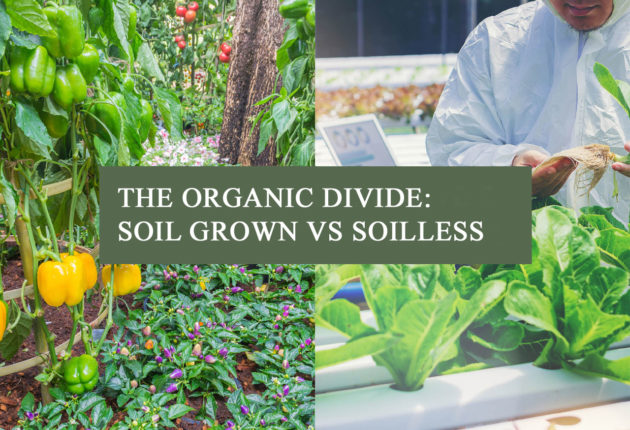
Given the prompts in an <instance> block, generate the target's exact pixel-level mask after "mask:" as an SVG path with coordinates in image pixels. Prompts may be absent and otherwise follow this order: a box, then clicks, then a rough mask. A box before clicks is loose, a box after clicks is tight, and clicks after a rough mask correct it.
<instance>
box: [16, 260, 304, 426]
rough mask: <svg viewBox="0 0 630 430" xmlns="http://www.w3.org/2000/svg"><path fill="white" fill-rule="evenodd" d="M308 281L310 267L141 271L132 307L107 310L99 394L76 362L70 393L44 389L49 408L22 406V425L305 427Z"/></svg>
mask: <svg viewBox="0 0 630 430" xmlns="http://www.w3.org/2000/svg"><path fill="white" fill-rule="evenodd" d="M313 274H314V272H313V267H312V266H307V265H204V266H187V265H171V266H162V265H148V266H147V267H146V269H145V270H144V271H143V273H142V278H143V279H144V282H143V285H142V286H141V287H140V289H139V290H138V292H137V293H136V294H135V295H134V296H133V298H134V301H133V303H131V302H128V303H129V304H130V309H129V310H128V311H127V310H124V309H125V308H120V307H119V308H118V309H116V310H115V311H114V313H113V319H114V323H115V329H114V330H113V336H112V337H111V339H108V340H106V341H105V342H104V344H103V349H102V358H101V360H100V361H101V364H102V366H104V370H103V372H102V374H101V375H100V379H99V383H98V384H97V385H96V387H95V388H94V389H93V390H92V391H89V389H90V384H91V383H92V381H93V379H92V378H93V377H94V372H93V370H94V368H93V367H92V366H91V364H92V365H93V364H94V363H93V362H91V360H89V359H85V357H84V356H81V357H75V358H73V359H72V360H70V361H68V362H67V364H66V367H65V369H64V370H65V372H64V378H65V384H66V386H67V387H71V388H70V392H64V391H63V390H60V389H56V388H55V389H52V390H51V394H52V395H53V397H54V399H55V401H54V402H53V403H52V405H56V406H54V407H51V406H50V405H39V404H36V403H35V402H34V401H33V399H32V398H25V399H24V401H23V402H22V406H21V411H20V415H21V418H20V422H19V424H20V426H21V428H24V429H31V428H46V427H45V426H46V425H50V424H51V423H55V422H58V420H59V419H61V418H62V417H65V418H67V419H68V421H70V420H74V421H75V422H79V423H82V424H83V425H84V426H85V427H86V428H87V426H88V425H90V424H88V423H89V421H88V420H89V418H90V417H91V419H92V421H91V422H92V424H91V425H92V426H96V425H98V426H99V427H98V428H107V427H108V426H111V428H113V429H131V428H142V427H144V428H174V427H181V425H182V424H183V423H186V424H188V425H190V426H193V427H198V428H202V427H205V428H209V429H213V430H219V429H220V430H228V429H236V428H240V429H252V430H253V429H261V428H274V429H304V430H306V429H311V430H312V429H313V415H314V391H313V389H314V386H313V370H314V356H315V353H314V348H315V344H314V342H313V334H314V320H313V310H314V309H313V299H314V288H313ZM83 360H87V362H84V361H83ZM90 363H91V364H90ZM75 366H76V367H75ZM77 373H78V376H77ZM81 389H84V390H85V392H84V393H82V394H78V395H73V393H76V392H80V391H81ZM58 405H63V406H64V407H62V408H60V407H59V406H58ZM64 411H65V412H64ZM117 411H124V414H122V415H121V414H115V412H117ZM64 413H65V414H66V415H64ZM114 417H116V418H114Z"/></svg>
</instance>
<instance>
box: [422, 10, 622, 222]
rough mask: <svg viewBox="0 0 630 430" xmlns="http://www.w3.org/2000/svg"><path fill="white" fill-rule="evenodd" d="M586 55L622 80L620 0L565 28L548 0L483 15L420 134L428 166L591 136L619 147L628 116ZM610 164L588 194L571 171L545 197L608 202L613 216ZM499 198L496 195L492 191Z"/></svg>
mask: <svg viewBox="0 0 630 430" xmlns="http://www.w3.org/2000/svg"><path fill="white" fill-rule="evenodd" d="M595 62H599V63H602V64H603V65H604V66H606V67H607V68H608V69H609V70H610V71H611V73H612V74H613V76H614V77H615V78H616V79H620V80H624V81H627V82H630V0H614V10H613V13H612V15H611V16H610V18H609V19H608V21H606V23H605V24H604V25H603V26H602V27H601V28H599V29H597V30H593V31H588V32H581V31H577V30H575V29H573V28H572V27H570V26H569V24H568V23H567V22H566V21H564V20H563V19H562V18H561V17H560V16H559V15H558V14H557V12H556V11H555V9H554V7H553V6H552V5H551V4H550V3H549V0H537V1H534V2H530V3H526V4H524V5H522V6H519V7H515V8H512V9H509V10H506V11H505V12H503V13H501V14H499V15H497V16H495V17H490V18H487V19H486V20H484V21H483V22H482V23H481V24H479V26H477V28H475V30H474V31H473V32H472V33H471V34H470V35H469V36H468V39H467V40H466V43H465V44H464V46H463V47H462V49H461V51H460V53H459V55H458V57H457V65H456V66H455V69H454V70H453V72H452V74H451V75H450V77H449V79H448V81H447V84H446V87H445V89H444V92H443V93H442V96H441V98H440V101H439V104H438V107H437V110H436V112H435V115H434V117H433V120H432V122H431V127H430V129H429V133H428V135H427V152H428V154H429V158H430V160H431V164H432V165H434V166H509V165H511V163H512V160H513V159H514V157H515V156H516V155H517V154H519V153H520V152H523V151H524V150H527V149H536V150H538V151H540V152H543V153H546V154H548V155H551V154H554V153H557V152H559V151H562V150H564V149H568V148H572V147H576V146H582V145H587V144H592V143H600V144H606V145H609V146H611V147H612V148H616V149H613V152H616V153H617V154H620V155H626V154H627V152H626V151H624V150H623V145H624V143H625V142H627V141H630V118H628V115H627V114H626V112H625V110H624V109H623V108H622V107H621V106H620V105H619V104H618V103H617V101H616V100H615V99H614V98H613V97H612V96H611V95H610V94H609V93H608V92H606V90H604V89H603V88H602V87H601V86H600V84H599V82H598V81H597V78H596V77H595V74H594V73H593V65H594V64H595ZM612 173H613V171H612V169H608V171H607V172H606V174H605V175H604V177H603V178H602V180H601V181H600V183H599V184H598V185H597V186H596V187H595V189H594V190H593V191H592V192H591V193H590V195H588V196H583V195H582V196H580V194H582V193H583V191H582V192H581V193H578V192H576V190H575V187H574V184H573V178H574V176H575V175H572V176H571V178H570V179H569V181H567V183H566V184H565V186H564V187H563V188H562V190H561V191H560V192H559V193H558V194H557V195H556V196H555V197H556V198H558V199H559V200H560V201H561V202H562V203H563V204H566V205H568V206H570V207H573V208H575V209H577V208H579V207H581V206H586V205H600V206H604V207H614V214H615V216H616V217H617V218H619V219H620V220H621V221H623V222H627V221H628V215H629V211H630V178H627V177H625V176H623V175H621V174H619V173H617V182H618V184H619V198H618V200H617V199H615V198H613V197H612V195H613V176H612ZM497 198H498V199H500V196H497Z"/></svg>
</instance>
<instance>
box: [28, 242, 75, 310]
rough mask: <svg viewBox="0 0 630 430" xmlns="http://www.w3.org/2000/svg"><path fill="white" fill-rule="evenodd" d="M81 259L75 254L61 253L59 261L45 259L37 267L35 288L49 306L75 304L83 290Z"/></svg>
mask: <svg viewBox="0 0 630 430" xmlns="http://www.w3.org/2000/svg"><path fill="white" fill-rule="evenodd" d="M84 277H85V275H84V270H83V261H82V260H81V259H80V258H79V257H77V256H76V255H67V254H66V255H62V256H61V261H52V260H49V261H46V262H44V263H42V264H40V266H39V268H38V269H37V288H38V290H39V294H40V295H41V296H42V298H43V299H44V301H45V302H46V303H47V304H48V305H49V306H54V307H59V306H61V305H62V304H64V303H65V304H66V305H68V306H75V305H78V304H79V303H81V300H83V293H84V292H85V278H84Z"/></svg>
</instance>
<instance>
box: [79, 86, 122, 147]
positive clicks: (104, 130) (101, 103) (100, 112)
mask: <svg viewBox="0 0 630 430" xmlns="http://www.w3.org/2000/svg"><path fill="white" fill-rule="evenodd" d="M109 97H111V101H110V100H109V99H108V98H101V99H99V100H96V102H95V103H94V104H92V106H90V108H89V109H88V115H87V117H86V120H85V123H86V125H87V128H88V131H89V132H90V133H93V134H96V135H97V136H98V137H99V138H100V139H101V140H103V141H105V142H108V143H111V137H110V135H109V133H111V134H112V135H113V136H114V137H116V138H117V139H118V138H119V137H120V130H121V124H122V119H121V116H120V113H119V112H118V108H120V109H121V110H123V111H124V110H125V108H126V107H127V103H126V102H125V98H124V97H123V95H122V94H120V93H117V92H110V93H109ZM108 130H109V132H108Z"/></svg>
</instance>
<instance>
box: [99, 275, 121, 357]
mask: <svg viewBox="0 0 630 430" xmlns="http://www.w3.org/2000/svg"><path fill="white" fill-rule="evenodd" d="M115 270H116V269H115V267H114V266H113V265H112V268H111V270H110V272H111V275H110V280H109V282H105V280H103V282H104V283H105V288H106V290H107V322H106V323H105V329H104V330H103V334H102V335H101V338H100V339H99V340H98V343H97V344H96V348H94V351H93V353H95V354H96V355H98V354H99V353H100V352H101V348H102V347H103V342H105V339H106V338H107V334H108V333H109V330H110V329H111V328H112V325H113V323H114V318H113V316H112V308H113V307H114V271H115Z"/></svg>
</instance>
